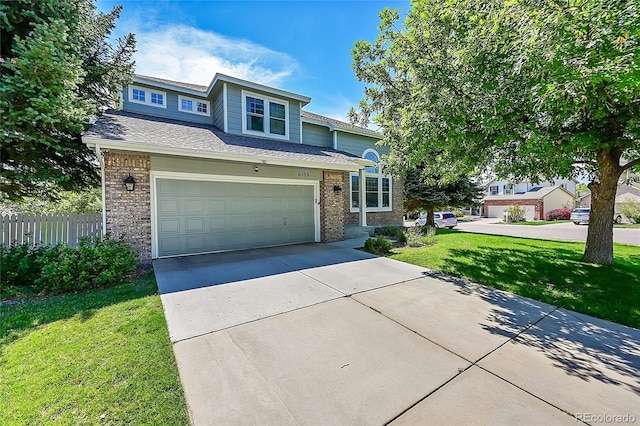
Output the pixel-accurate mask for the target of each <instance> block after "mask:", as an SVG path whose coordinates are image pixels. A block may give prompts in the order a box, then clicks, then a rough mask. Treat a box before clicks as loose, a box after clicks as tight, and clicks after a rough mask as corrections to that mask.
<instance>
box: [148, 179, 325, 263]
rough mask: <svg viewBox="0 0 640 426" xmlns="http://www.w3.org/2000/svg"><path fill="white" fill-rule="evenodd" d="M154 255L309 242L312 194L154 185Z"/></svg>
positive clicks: (258, 187) (229, 185) (292, 188)
mask: <svg viewBox="0 0 640 426" xmlns="http://www.w3.org/2000/svg"><path fill="white" fill-rule="evenodd" d="M156 196H157V199H156V205H157V213H156V214H157V218H156V220H157V223H158V226H157V232H158V236H157V241H158V255H159V256H172V255H181V254H195V253H205V252H211V251H222V250H238V249H246V248H255V247H266V246H272V245H279V244H290V243H302V242H312V241H314V240H315V204H314V188H313V186H311V185H276V184H255V183H238V182H207V181H204V182H200V181H177V180H170V179H157V181H156Z"/></svg>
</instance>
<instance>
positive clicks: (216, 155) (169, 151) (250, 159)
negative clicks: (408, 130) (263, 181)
mask: <svg viewBox="0 0 640 426" xmlns="http://www.w3.org/2000/svg"><path fill="white" fill-rule="evenodd" d="M82 142H83V143H84V144H86V145H87V146H89V147H90V148H95V146H96V145H98V146H100V149H101V150H117V151H127V152H139V153H145V154H157V155H174V156H180V157H191V158H205V159H209V160H224V161H236V162H242V163H252V164H270V165H274V166H286V167H306V168H310V169H322V170H341V171H348V172H355V171H358V170H360V169H361V168H363V166H369V165H372V164H361V163H362V161H361V159H359V158H357V159H356V158H354V159H353V164H337V163H322V162H316V161H304V160H287V159H282V158H271V157H263V156H259V155H249V154H230V153H224V152H213V151H195V150H188V149H181V148H169V147H157V146H150V145H146V144H141V143H135V142H119V141H116V140H113V139H102V138H94V137H83V138H82ZM365 161H368V160H365Z"/></svg>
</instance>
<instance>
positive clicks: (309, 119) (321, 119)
mask: <svg viewBox="0 0 640 426" xmlns="http://www.w3.org/2000/svg"><path fill="white" fill-rule="evenodd" d="M301 117H302V121H303V122H306V123H311V124H320V125H325V126H327V127H329V130H340V131H343V132H347V133H356V134H362V135H365V136H373V137H376V138H380V137H381V135H380V133H378V132H376V131H375V130H370V129H367V128H365V127H360V126H356V125H353V124H351V123H347V122H344V121H340V120H336V119H334V118H330V117H325V116H324V115H320V114H315V113H313V112H309V111H302V113H301Z"/></svg>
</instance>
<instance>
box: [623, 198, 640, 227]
mask: <svg viewBox="0 0 640 426" xmlns="http://www.w3.org/2000/svg"><path fill="white" fill-rule="evenodd" d="M620 213H622V214H623V215H624V216H625V217H626V218H627V219H629V221H630V222H631V223H640V204H639V203H636V202H633V201H631V200H629V201H627V202H625V203H623V204H622V205H621V206H620Z"/></svg>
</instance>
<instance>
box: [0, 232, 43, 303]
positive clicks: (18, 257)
mask: <svg viewBox="0 0 640 426" xmlns="http://www.w3.org/2000/svg"><path fill="white" fill-rule="evenodd" d="M46 250H47V249H46V248H44V247H34V248H29V245H28V244H22V245H11V246H9V247H7V246H4V245H2V246H0V298H7V297H12V296H14V295H16V291H15V288H16V287H23V288H27V289H32V290H36V289H37V288H36V285H35V281H36V279H37V278H38V277H39V276H40V272H41V271H42V264H41V263H40V262H38V258H39V257H40V256H42V255H43V254H44V253H45V252H46Z"/></svg>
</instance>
